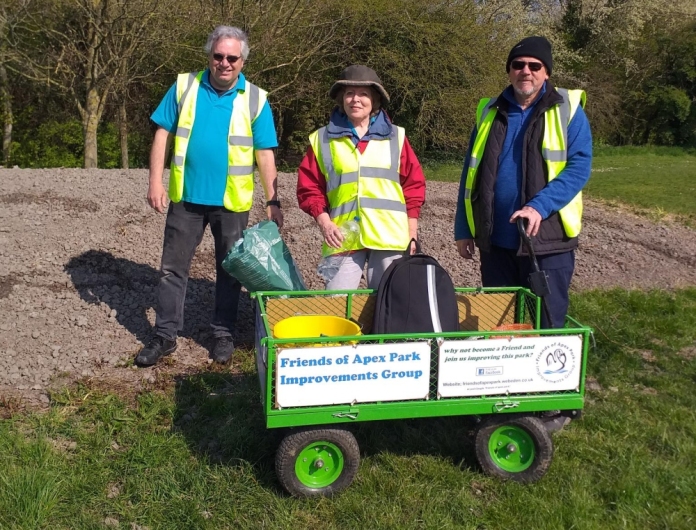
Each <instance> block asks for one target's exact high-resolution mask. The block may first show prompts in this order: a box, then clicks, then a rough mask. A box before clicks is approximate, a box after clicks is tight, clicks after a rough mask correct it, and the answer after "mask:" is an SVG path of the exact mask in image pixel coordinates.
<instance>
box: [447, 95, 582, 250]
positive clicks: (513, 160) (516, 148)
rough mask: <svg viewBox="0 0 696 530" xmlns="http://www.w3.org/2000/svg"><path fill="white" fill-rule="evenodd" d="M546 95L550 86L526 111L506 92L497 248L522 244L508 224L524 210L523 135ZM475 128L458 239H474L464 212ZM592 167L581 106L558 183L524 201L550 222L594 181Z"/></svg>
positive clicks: (461, 194)
mask: <svg viewBox="0 0 696 530" xmlns="http://www.w3.org/2000/svg"><path fill="white" fill-rule="evenodd" d="M545 91H546V83H544V86H543V88H542V90H540V91H539V94H538V95H537V98H536V99H535V100H534V102H533V103H532V105H530V106H529V107H527V108H526V109H522V107H520V105H519V103H517V100H516V99H515V94H514V93H513V91H512V87H510V86H508V87H507V88H506V89H505V90H504V91H503V97H504V98H505V99H506V100H507V101H508V102H509V103H510V105H509V108H508V123H507V134H506V136H505V141H504V143H503V148H502V150H501V152H500V156H499V157H498V177H497V179H496V182H495V189H494V196H493V232H492V234H491V243H492V244H493V245H495V246H498V247H503V248H509V249H515V248H517V247H518V246H519V241H520V236H519V233H518V232H517V225H516V224H515V223H510V217H512V214H513V213H514V212H515V211H517V210H519V209H520V208H522V206H525V205H524V204H522V151H523V147H524V135H525V132H526V130H527V127H528V126H529V123H530V120H531V117H532V114H533V113H534V108H535V107H536V104H537V103H538V102H539V100H540V99H541V96H542V95H543V94H544V92H545ZM476 134H477V129H476V127H475V126H474V130H473V132H472V133H471V139H470V140H469V150H468V152H467V154H466V159H465V161H464V168H463V170H462V176H461V182H460V184H459V198H458V200H457V212H456V214H455V219H454V239H455V240H459V239H471V231H470V230H469V225H468V223H467V221H466V212H465V210H464V190H465V189H466V175H467V168H468V167H469V158H470V157H471V148H472V146H473V145H474V139H475V138H476ZM591 166H592V133H591V132H590V124H589V122H588V121H587V115H586V114H585V111H584V110H583V109H582V107H578V109H577V111H576V112H575V115H574V116H573V119H572V120H570V123H569V124H568V163H567V164H566V166H565V168H564V169H563V171H561V172H560V173H559V174H558V175H557V176H556V178H555V179H553V180H552V181H551V182H549V183H548V184H547V185H546V186H545V187H544V188H543V189H541V190H540V191H539V193H537V194H536V195H535V196H534V197H532V198H531V200H529V202H527V203H526V206H531V207H532V208H534V209H535V210H536V211H537V212H539V214H540V215H541V218H542V219H546V218H548V217H549V216H550V215H551V214H552V213H554V212H557V211H558V210H560V209H561V208H563V207H564V206H565V205H566V204H568V203H569V202H570V201H571V200H572V199H573V197H575V195H577V193H578V192H579V191H580V190H581V189H582V188H583V187H584V186H585V184H586V183H587V181H588V179H589V178H590V171H591Z"/></svg>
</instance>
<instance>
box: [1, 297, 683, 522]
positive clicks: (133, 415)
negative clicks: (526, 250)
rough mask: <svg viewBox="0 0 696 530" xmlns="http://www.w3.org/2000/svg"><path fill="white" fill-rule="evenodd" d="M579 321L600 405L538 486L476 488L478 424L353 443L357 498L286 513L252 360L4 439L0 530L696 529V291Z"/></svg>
mask: <svg viewBox="0 0 696 530" xmlns="http://www.w3.org/2000/svg"><path fill="white" fill-rule="evenodd" d="M571 312H572V314H574V315H575V316H576V317H577V318H578V319H579V320H580V321H582V322H583V323H586V324H589V325H592V326H594V327H595V329H596V338H597V347H596V349H594V350H592V351H591V354H590V358H589V366H588V370H589V376H590V377H592V378H593V379H594V380H595V381H596V382H597V383H598V384H599V385H600V386H601V389H597V390H594V391H592V392H591V393H590V394H589V397H588V403H587V407H586V410H585V415H584V417H583V419H582V420H580V421H576V422H573V423H572V424H571V425H570V426H569V427H568V428H566V429H565V430H564V431H563V432H561V433H559V434H558V435H556V436H555V438H554V441H555V445H556V455H555V457H554V461H553V463H552V465H551V469H550V471H549V473H548V474H547V475H546V476H545V477H544V478H543V479H542V480H541V481H540V482H539V483H537V484H534V485H530V486H522V485H519V484H514V483H505V482H501V481H499V480H496V479H493V478H491V477H488V476H485V475H482V474H481V473H479V472H478V471H477V470H476V469H475V466H474V464H473V460H474V459H473V456H472V446H471V441H470V438H469V435H470V431H471V427H472V423H471V422H470V421H469V420H467V419H463V418H442V419H434V420H419V421H415V420H413V421H393V422H380V423H374V424H367V423H365V424H359V425H357V426H356V427H357V430H356V436H357V439H358V441H359V443H360V445H361V453H362V456H363V460H362V463H361V465H360V470H359V473H358V476H357V479H356V481H355V482H354V483H353V485H352V486H351V487H350V488H349V489H348V490H346V491H345V492H344V493H343V494H342V495H340V496H337V497H335V498H332V499H315V500H297V499H293V498H290V497H288V496H287V495H285V494H284V493H283V492H282V491H281V489H280V487H279V485H278V482H277V480H276V478H275V474H274V470H273V458H274V451H275V448H276V447H277V445H278V443H279V440H280V436H281V435H282V433H280V432H276V431H268V430H266V429H265V428H264V418H263V414H262V412H261V407H260V405H259V403H258V383H257V379H256V374H255V371H254V366H253V361H252V354H251V352H248V353H246V354H245V355H244V358H243V362H242V363H241V372H242V373H241V374H236V375H233V374H230V373H228V372H223V373H219V372H218V373H215V372H204V373H200V374H195V375H192V376H187V377H184V378H182V379H180V380H179V381H178V382H177V383H176V384H175V385H173V386H172V387H169V389H168V390H164V391H161V392H143V393H141V394H139V395H138V396H137V398H136V399H135V400H134V401H131V402H125V401H123V400H122V399H121V398H119V397H117V396H116V395H115V394H111V393H103V392H101V393H100V392H98V391H96V390H94V389H89V388H86V387H74V388H72V389H69V390H65V391H64V392H62V393H61V394H59V395H57V396H54V398H55V399H54V402H53V404H52V406H51V408H50V410H49V411H48V412H47V413H41V414H15V415H14V416H13V417H12V418H11V419H8V420H4V421H2V422H0V528H10V529H13V528H52V529H53V528H66V529H67V528H70V529H83V528H84V529H88V528H105V527H106V526H105V521H106V520H107V518H110V519H111V520H110V521H109V522H111V523H114V521H118V524H119V527H120V528H123V529H132V528H137V527H138V526H139V527H145V526H147V527H149V528H150V529H155V528H177V529H178V528H191V529H193V528H210V529H213V528H215V529H217V528H235V529H237V528H253V529H256V528H271V529H274V528H281V529H285V528H287V529H292V530H300V529H305V528H337V529H343V528H355V529H364V528H375V529H382V528H394V529H402V528H462V529H472V530H473V529H478V530H483V529H488V530H493V529H508V528H509V529H512V528H520V529H523V528H525V529H526V528H528V529H532V528H533V529H554V530H555V529H560V528H576V529H606V528H622V529H623V528H629V529H647V528H650V529H652V528H664V529H692V528H694V526H695V524H696V508H694V498H696V473H694V462H696V392H694V383H696V359H695V358H694V356H695V354H696V289H693V288H692V289H687V290H681V291H675V292H661V291H655V292H650V293H643V292H638V291H630V292H627V291H622V290H613V291H608V292H589V293H583V294H581V295H575V296H573V299H572V311H571ZM8 405H9V404H7V403H6V404H5V406H6V407H7V406H8ZM0 411H1V409H0Z"/></svg>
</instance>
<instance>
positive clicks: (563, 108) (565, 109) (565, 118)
mask: <svg viewBox="0 0 696 530" xmlns="http://www.w3.org/2000/svg"><path fill="white" fill-rule="evenodd" d="M557 90H558V93H559V94H560V95H561V96H563V101H562V102H561V104H560V106H559V109H558V110H559V111H560V113H561V130H562V131H563V147H565V149H566V150H567V149H568V122H570V94H569V93H568V89H567V88H559V89H557Z"/></svg>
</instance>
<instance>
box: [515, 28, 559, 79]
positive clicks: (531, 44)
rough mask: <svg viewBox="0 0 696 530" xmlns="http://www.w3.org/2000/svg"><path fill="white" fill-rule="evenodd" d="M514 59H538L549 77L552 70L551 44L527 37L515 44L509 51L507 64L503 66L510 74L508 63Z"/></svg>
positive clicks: (543, 39) (542, 38)
mask: <svg viewBox="0 0 696 530" xmlns="http://www.w3.org/2000/svg"><path fill="white" fill-rule="evenodd" d="M516 57H534V58H535V59H539V60H540V61H541V62H542V63H544V66H546V71H547V72H548V74H549V75H551V69H552V68H553V58H552V57H551V43H550V42H549V41H548V40H546V39H545V38H544V37H527V38H526V39H522V40H521V41H520V42H518V43H517V44H515V46H513V48H512V50H510V53H509V55H508V58H507V63H506V64H505V71H506V72H508V73H509V72H510V63H511V62H512V60H513V59H515V58H516Z"/></svg>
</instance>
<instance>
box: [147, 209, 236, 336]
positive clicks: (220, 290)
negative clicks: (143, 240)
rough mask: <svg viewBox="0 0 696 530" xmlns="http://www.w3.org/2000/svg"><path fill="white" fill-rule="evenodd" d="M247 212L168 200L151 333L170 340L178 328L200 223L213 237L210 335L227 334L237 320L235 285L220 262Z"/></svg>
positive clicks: (196, 245) (182, 318) (201, 230)
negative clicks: (212, 298) (153, 326)
mask: <svg viewBox="0 0 696 530" xmlns="http://www.w3.org/2000/svg"><path fill="white" fill-rule="evenodd" d="M248 221H249V212H231V211H229V210H226V209H225V208H223V207H222V206H204V205H200V204H192V203H188V202H183V201H182V202H179V203H173V202H170V203H169V211H168V212H167V224H166V226H165V228H164V244H163V248H162V266H161V269H160V271H161V274H160V281H159V289H158V294H157V318H156V320H155V334H157V335H159V336H161V337H164V338H166V339H169V340H175V339H176V336H177V334H178V332H179V331H181V330H182V329H183V326H184V299H185V298H186V286H187V284H188V278H189V269H190V268H191V260H193V255H194V254H195V252H196V248H197V247H198V245H199V244H200V242H201V239H203V233H204V232H205V227H206V226H208V225H210V231H211V232H212V234H213V239H214V241H215V309H214V311H213V319H212V321H211V324H210V325H211V327H212V328H213V335H214V336H215V337H225V336H231V335H232V333H233V332H234V327H235V324H236V322H237V306H238V304H239V292H240V290H241V285H240V283H239V282H238V281H237V279H236V278H234V277H233V276H230V275H229V274H227V272H226V271H225V270H224V269H223V268H222V262H223V260H224V259H225V256H227V253H228V252H229V250H230V249H231V248H232V246H233V245H234V243H235V242H236V241H237V240H238V239H239V238H241V237H242V231H243V230H244V229H245V228H246V226H247V222H248Z"/></svg>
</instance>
